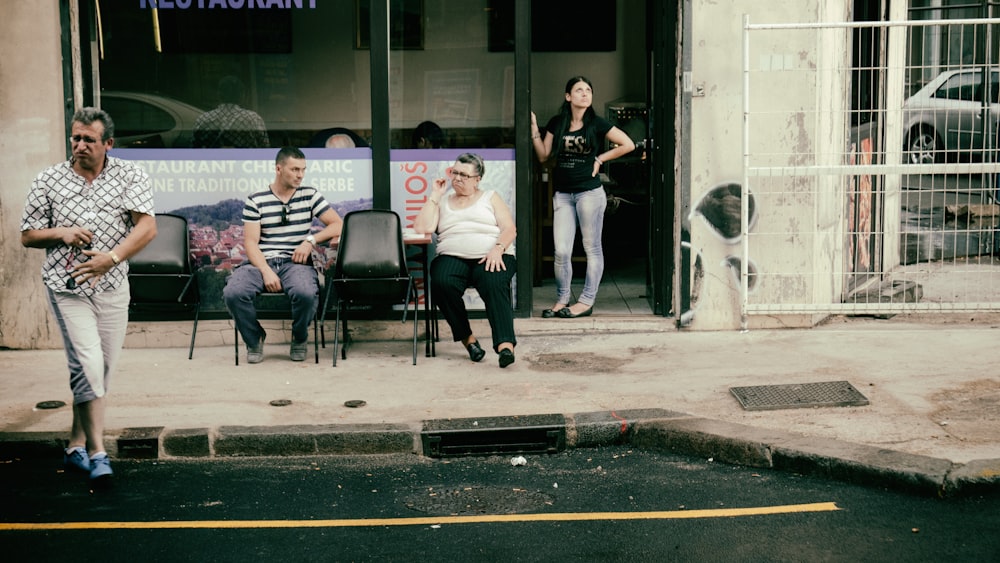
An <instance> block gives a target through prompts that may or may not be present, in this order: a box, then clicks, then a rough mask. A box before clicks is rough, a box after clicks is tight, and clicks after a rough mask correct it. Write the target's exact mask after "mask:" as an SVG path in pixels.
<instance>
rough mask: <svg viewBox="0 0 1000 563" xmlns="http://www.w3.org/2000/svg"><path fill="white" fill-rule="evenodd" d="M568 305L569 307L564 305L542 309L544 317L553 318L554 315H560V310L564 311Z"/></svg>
mask: <svg viewBox="0 0 1000 563" xmlns="http://www.w3.org/2000/svg"><path fill="white" fill-rule="evenodd" d="M566 307H568V305H566V306H563V307H562V309H545V310H544V311H542V318H543V319H551V318H552V317H558V316H559V311H562V310H563V309H565V308H566Z"/></svg>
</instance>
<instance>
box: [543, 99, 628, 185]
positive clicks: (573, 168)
mask: <svg viewBox="0 0 1000 563" xmlns="http://www.w3.org/2000/svg"><path fill="white" fill-rule="evenodd" d="M561 119H562V116H559V115H557V116H555V117H553V118H552V119H550V120H549V122H548V124H547V125H546V126H545V130H546V131H548V132H550V133H552V134H555V131H557V130H558V129H559V121H560V120H561ZM587 127H591V128H593V129H594V135H593V139H594V144H596V145H597V146H589V145H588V143H587V140H586V139H587V134H586V133H587V132H586V128H587ZM611 127H612V125H611V123H609V122H608V120H606V119H603V118H600V117H597V116H594V118H593V119H591V121H590V123H589V124H587V125H586V126H584V128H582V129H580V130H579V131H572V132H570V131H567V132H566V134H565V135H564V136H563V138H562V139H553V140H552V151H553V153H555V154H556V166H555V169H554V170H553V175H554V180H555V188H556V191H558V192H568V193H578V192H585V191H587V190H593V189H597V188H599V187H601V177H600V176H593V173H594V157H595V156H597V155H599V154H601V152H603V151H601V147H602V146H603V145H604V136H605V135H607V134H608V131H610V130H611Z"/></svg>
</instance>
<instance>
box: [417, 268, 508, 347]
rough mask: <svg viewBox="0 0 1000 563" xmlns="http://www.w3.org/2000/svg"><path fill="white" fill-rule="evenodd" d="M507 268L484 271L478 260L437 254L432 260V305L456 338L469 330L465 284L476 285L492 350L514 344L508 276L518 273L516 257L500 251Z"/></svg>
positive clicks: (457, 339) (462, 336)
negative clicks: (504, 344) (486, 321)
mask: <svg viewBox="0 0 1000 563" xmlns="http://www.w3.org/2000/svg"><path fill="white" fill-rule="evenodd" d="M503 263H504V265H506V266H507V269H506V270H501V271H499V272H487V271H486V264H485V263H484V264H479V260H476V259H465V258H456V257H454V256H447V255H443V254H442V255H438V256H437V257H436V258H434V261H433V262H432V263H431V291H432V295H433V296H434V305H436V306H437V308H438V309H439V310H440V311H441V315H442V316H444V320H445V321H447V322H448V326H449V327H451V335H452V338H453V339H454V340H455V341H456V342H457V341H459V340H464V339H465V338H468V337H469V335H470V334H472V327H471V326H470V325H469V312H468V311H466V309H465V301H463V300H462V295H463V294H464V293H465V289H466V288H468V287H474V288H476V291H478V292H479V296H480V297H482V298H483V303H484V304H485V305H486V318H487V320H489V323H490V329H491V330H492V332H493V350H494V351H496V350H497V347H498V346H499V345H500V344H502V343H504V342H510V343H511V344H514V345H517V338H516V337H515V336H514V304H513V303H511V301H510V280H511V279H513V277H514V274H516V273H517V260H515V259H514V257H513V256H511V255H509V254H504V255H503Z"/></svg>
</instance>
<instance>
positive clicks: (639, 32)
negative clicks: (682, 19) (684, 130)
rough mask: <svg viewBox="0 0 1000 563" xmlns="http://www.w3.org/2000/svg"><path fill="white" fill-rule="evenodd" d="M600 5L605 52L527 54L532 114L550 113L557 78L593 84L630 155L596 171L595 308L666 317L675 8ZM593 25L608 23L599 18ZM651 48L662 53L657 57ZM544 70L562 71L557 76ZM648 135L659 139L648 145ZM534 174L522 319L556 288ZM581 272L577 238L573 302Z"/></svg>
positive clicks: (541, 174)
mask: <svg viewBox="0 0 1000 563" xmlns="http://www.w3.org/2000/svg"><path fill="white" fill-rule="evenodd" d="M605 4H606V3H605ZM610 4H611V5H617V10H616V12H615V18H614V29H615V32H616V35H617V39H616V41H615V42H614V44H615V45H616V51H615V52H614V53H613V54H608V53H601V52H595V53H583V55H585V56H583V57H579V58H576V57H574V55H575V54H569V53H545V52H541V53H540V52H538V50H537V48H536V49H535V52H533V54H532V60H531V68H532V109H533V110H535V111H536V115H537V119H538V122H539V124H540V125H541V126H543V127H544V125H545V123H546V122H547V121H548V119H549V117H551V116H552V115H555V114H556V113H557V112H558V106H559V105H560V104H561V103H562V100H563V92H564V86H565V81H566V80H567V79H568V78H569V77H570V76H571V75H577V74H581V75H583V76H586V77H587V78H588V79H590V80H591V81H592V82H593V85H594V103H593V108H594V111H595V112H596V113H597V115H598V116H599V117H602V118H604V119H607V120H608V121H609V122H610V123H611V124H612V125H614V126H616V127H618V128H619V129H621V130H622V131H624V132H625V133H626V134H628V135H629V137H630V138H631V139H632V140H633V142H635V144H636V150H635V151H634V152H633V153H631V154H629V155H626V156H625V157H622V158H620V159H617V160H615V161H612V162H609V163H607V164H605V165H604V166H603V167H602V169H601V177H602V180H603V184H604V188H605V191H606V192H607V195H608V207H607V210H606V211H605V220H604V236H603V246H604V258H605V270H604V276H603V279H602V281H601V286H600V291H599V293H598V297H597V303H596V304H595V307H596V308H597V311H599V312H600V314H608V315H663V316H667V315H669V314H671V312H672V307H671V306H670V298H669V296H670V295H671V293H672V271H673V267H672V264H673V243H672V238H673V235H672V233H673V230H674V229H673V221H674V213H673V210H674V207H675V206H674V203H673V202H674V180H673V179H674V166H673V152H674V146H675V142H674V137H675V128H674V122H675V120H674V107H675V103H674V100H675V94H676V89H675V88H674V87H673V77H674V76H676V61H677V57H676V53H675V51H676V42H675V41H674V38H675V37H676V24H677V17H676V7H675V8H674V10H673V11H671V10H668V9H665V8H664V6H662V4H663V3H661V2H654V1H652V0H620V1H618V2H617V3H616V2H611V3H610ZM602 22H604V23H606V24H607V25H608V26H610V24H611V22H608V21H606V18H605V19H602ZM589 27H591V28H593V26H589ZM665 38H669V39H667V40H665ZM603 43H606V42H602V41H595V44H603ZM533 45H534V42H533ZM658 45H659V46H664V47H662V48H661V50H664V51H667V52H666V53H657V52H656V46H658ZM574 59H576V60H574ZM577 61H579V63H578V64H577ZM595 61H600V62H595ZM553 69H560V70H563V69H565V70H564V71H563V72H562V73H561V74H559V73H555V72H554V71H553ZM562 74H566V76H562ZM657 123H660V124H669V128H667V127H666V126H665V125H661V126H660V127H661V128H663V129H664V131H662V132H658V131H654V126H655V124H657ZM655 133H662V135H663V136H661V137H657V135H656V134H655ZM657 138H659V139H664V140H666V141H667V142H661V141H656V142H654V139H657ZM605 143H606V142H605ZM535 168H536V170H535V173H534V174H533V177H534V184H535V185H534V186H533V189H534V193H535V197H534V198H533V202H534V205H533V210H534V217H533V220H534V225H535V228H534V229H533V230H532V231H533V232H532V237H533V238H534V239H535V240H533V241H532V243H533V249H534V252H535V254H536V256H535V260H534V266H535V268H536V272H535V275H534V276H533V278H534V279H533V282H534V284H533V285H534V291H533V309H535V310H534V311H533V312H532V313H533V315H532V316H537V315H538V313H539V312H540V311H541V310H542V309H545V308H548V307H551V306H552V305H553V304H554V302H555V291H556V290H555V278H554V273H553V260H552V240H551V207H552V205H551V192H552V188H553V186H552V185H551V182H550V176H549V175H548V173H547V170H545V169H544V167H542V166H540V165H538V164H537V163H536V164H535ZM585 270H586V259H585V256H584V253H583V250H582V245H581V243H580V240H579V234H578V235H577V242H576V246H575V248H574V254H573V272H574V275H573V282H572V289H573V299H574V300H575V299H576V298H578V297H579V295H580V292H581V291H582V288H583V282H584V275H585Z"/></svg>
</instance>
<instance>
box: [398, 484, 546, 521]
mask: <svg viewBox="0 0 1000 563" xmlns="http://www.w3.org/2000/svg"><path fill="white" fill-rule="evenodd" d="M403 502H405V503H406V507H407V508H410V509H412V510H417V511H420V512H425V513H427V514H431V515H433V516H468V515H473V514H520V513H526V512H537V511H538V510H540V509H543V508H545V507H546V506H548V504H547V503H551V502H552V498H551V497H549V495H546V494H544V493H540V492H538V491H529V490H527V489H520V488H517V487H511V488H503V487H477V486H471V485H470V486H465V487H441V488H437V487H430V488H427V489H422V490H421V491H419V492H416V493H414V494H412V495H410V496H408V497H406V498H405V499H403Z"/></svg>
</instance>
